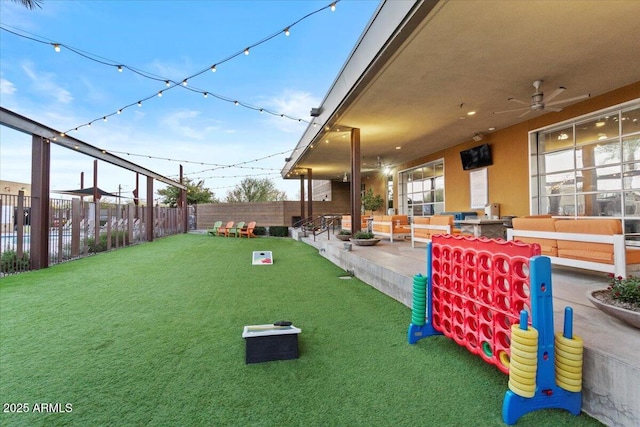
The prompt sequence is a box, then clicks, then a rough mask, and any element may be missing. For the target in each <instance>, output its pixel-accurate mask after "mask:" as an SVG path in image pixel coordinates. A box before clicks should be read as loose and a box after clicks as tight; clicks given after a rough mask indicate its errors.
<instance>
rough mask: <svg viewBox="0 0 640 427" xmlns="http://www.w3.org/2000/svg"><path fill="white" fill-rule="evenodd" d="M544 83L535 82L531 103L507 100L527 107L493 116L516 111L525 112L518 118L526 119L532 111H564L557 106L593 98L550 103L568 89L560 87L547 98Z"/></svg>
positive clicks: (498, 112)
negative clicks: (542, 87) (543, 88)
mask: <svg viewBox="0 0 640 427" xmlns="http://www.w3.org/2000/svg"><path fill="white" fill-rule="evenodd" d="M542 82H543V81H542V80H536V81H535V82H533V87H534V88H535V92H534V93H533V95H531V101H530V102H525V101H521V100H519V99H516V98H507V101H512V102H516V103H518V104H522V105H526V107H521V108H515V109H512V110H504V111H496V112H494V113H493V114H502V113H511V112H514V111H524V113H522V114H520V115H519V116H518V117H524V116H526V115H527V114H529V113H530V112H532V111H542V110H546V111H556V112H557V111H562V108H560V107H556V105H560V104H565V103H567V102H573V101H578V100H580V99H585V98H589V97H590V96H591V94H586V95H580V96H575V97H573V98H568V99H563V100H560V101H555V102H549V101H551V100H552V99H554V98H555V97H557V96H558V95H560V94H561V93H562V92H564V91H565V90H566V89H567V88H566V87H564V86H560V87H558V88H557V89H556V90H554V91H553V92H551V94H550V95H549V96H547V97H546V98H545V96H544V92H542V90H541V89H540V87H541V86H542Z"/></svg>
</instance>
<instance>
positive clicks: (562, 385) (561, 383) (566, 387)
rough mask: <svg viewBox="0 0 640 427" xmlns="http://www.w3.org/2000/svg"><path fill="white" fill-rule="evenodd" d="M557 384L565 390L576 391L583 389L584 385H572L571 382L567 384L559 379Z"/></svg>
mask: <svg viewBox="0 0 640 427" xmlns="http://www.w3.org/2000/svg"><path fill="white" fill-rule="evenodd" d="M556 385H557V386H558V387H560V388H562V389H564V390H567V391H572V392H574V393H577V392H579V391H581V390H582V386H580V387H577V386H572V385H571V384H565V383H563V382H562V381H558V380H556Z"/></svg>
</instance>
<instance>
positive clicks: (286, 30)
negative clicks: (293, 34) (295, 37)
mask: <svg viewBox="0 0 640 427" xmlns="http://www.w3.org/2000/svg"><path fill="white" fill-rule="evenodd" d="M289 34H290V33H289V27H287V28H285V29H284V35H285V36H287V37H289Z"/></svg>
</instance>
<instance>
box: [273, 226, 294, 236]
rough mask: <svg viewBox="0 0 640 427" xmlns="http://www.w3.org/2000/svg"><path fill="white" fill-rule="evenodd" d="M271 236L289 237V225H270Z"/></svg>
mask: <svg viewBox="0 0 640 427" xmlns="http://www.w3.org/2000/svg"><path fill="white" fill-rule="evenodd" d="M269 236H273V237H288V236H289V227H285V226H283V225H272V226H271V227H269Z"/></svg>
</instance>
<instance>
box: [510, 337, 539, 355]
mask: <svg viewBox="0 0 640 427" xmlns="http://www.w3.org/2000/svg"><path fill="white" fill-rule="evenodd" d="M509 347H510V348H512V349H513V348H517V349H518V350H520V351H523V352H526V353H537V352H538V343H537V342H536V344H534V345H527V344H523V343H522V342H520V341H517V340H511V345H510V346H509Z"/></svg>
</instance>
